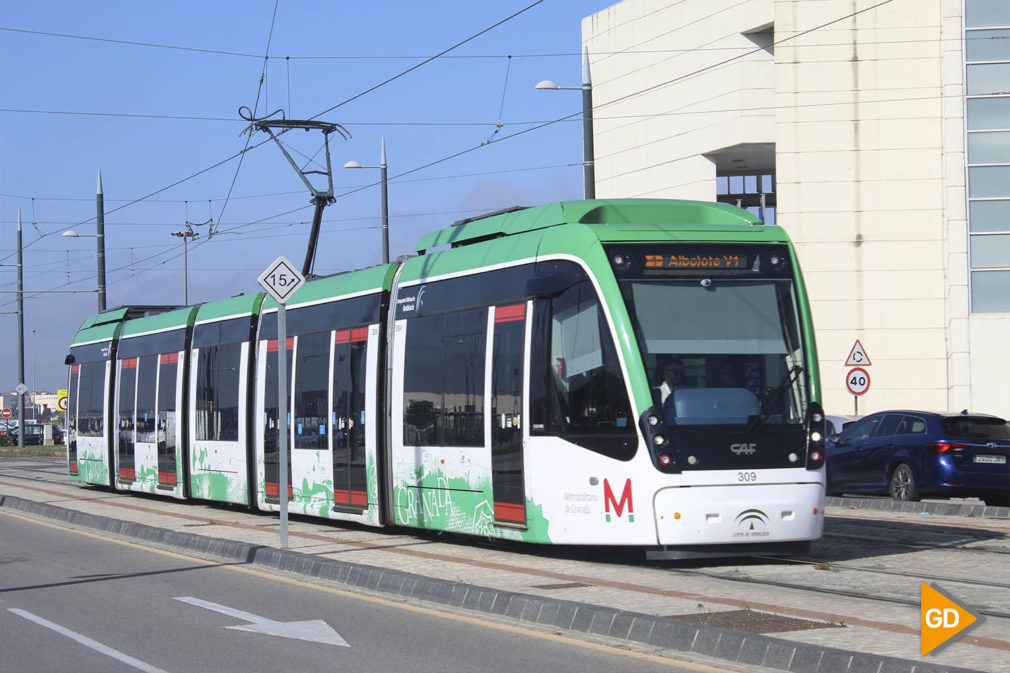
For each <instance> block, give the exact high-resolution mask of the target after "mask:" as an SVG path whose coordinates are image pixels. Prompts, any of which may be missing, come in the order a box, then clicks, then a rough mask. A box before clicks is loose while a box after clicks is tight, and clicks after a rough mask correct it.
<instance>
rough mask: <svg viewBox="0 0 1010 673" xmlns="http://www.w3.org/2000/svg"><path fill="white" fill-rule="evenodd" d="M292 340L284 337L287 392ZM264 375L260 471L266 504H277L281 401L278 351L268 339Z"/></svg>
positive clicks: (274, 340)
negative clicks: (285, 344) (264, 477)
mask: <svg viewBox="0 0 1010 673" xmlns="http://www.w3.org/2000/svg"><path fill="white" fill-rule="evenodd" d="M294 344H295V339H294V337H288V338H287V348H285V353H286V355H287V372H288V390H290V389H291V379H292V378H293V376H292V370H291V355H292V349H293V348H294ZM266 349H267V353H266V372H265V374H266V375H265V376H264V381H265V383H264V390H263V468H264V471H265V473H266V475H265V476H266V479H265V493H264V495H265V496H266V501H267V502H268V503H278V502H280V499H281V492H280V441H279V439H280V438H279V437H278V432H279V431H278V428H279V425H280V417H279V415H278V413H279V411H280V400H279V399H278V397H277V384H278V378H279V375H278V372H277V367H278V360H277V352H278V351H279V350H280V348H279V346H278V343H277V339H270V340H269V341H267V344H266ZM291 411H292V410H291V394H290V393H289V394H288V419H289V422H288V429H289V430H290V428H291V423H290V418H291ZM291 492H292V488H291V442H290V441H288V497H291Z"/></svg>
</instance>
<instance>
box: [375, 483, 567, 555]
mask: <svg viewBox="0 0 1010 673" xmlns="http://www.w3.org/2000/svg"><path fill="white" fill-rule="evenodd" d="M490 493H491V483H490V479H487V480H481V481H474V482H471V481H469V480H468V479H467V478H465V477H448V476H446V475H445V474H444V473H443V472H441V471H436V472H434V473H432V474H425V473H424V471H423V470H418V471H417V472H416V473H415V477H414V478H413V479H411V480H410V481H409V482H405V481H401V482H400V483H398V484H397V485H396V488H395V492H394V504H395V508H396V522H397V523H398V524H402V525H406V526H418V527H422V528H436V529H442V530H451V531H455V532H460V533H472V534H475V535H485V536H488V537H499V538H506V539H510V540H526V541H529V542H550V536H549V535H548V533H547V530H548V525H549V522H548V520H547V519H546V518H544V515H543V508H542V507H541V506H540V505H538V504H535V503H534V502H533V501H532V500H530V499H529V498H527V499H526V525H527V528H526V530H519V529H510V528H503V527H501V526H496V525H495V524H494V504H493V502H492V500H491V498H490V496H489V494H490Z"/></svg>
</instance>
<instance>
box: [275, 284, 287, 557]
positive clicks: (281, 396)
mask: <svg viewBox="0 0 1010 673" xmlns="http://www.w3.org/2000/svg"><path fill="white" fill-rule="evenodd" d="M277 346H278V347H277V387H278V388H279V390H278V391H277V399H278V401H277V408H278V415H279V416H280V419H278V420H279V421H280V423H279V424H278V428H277V432H278V433H280V437H279V439H280V441H279V442H278V444H279V445H280V446H279V448H280V452H281V457H280V458H281V459H280V467H279V469H280V478H279V479H278V482H279V483H278V489H277V491H278V493H277V495H278V496H280V499H281V549H287V547H288V396H287V391H288V316H287V308H286V307H285V305H284V304H283V303H279V304H277Z"/></svg>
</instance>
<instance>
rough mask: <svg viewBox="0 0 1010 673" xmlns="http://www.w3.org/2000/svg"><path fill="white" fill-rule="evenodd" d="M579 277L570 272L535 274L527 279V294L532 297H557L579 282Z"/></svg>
mask: <svg viewBox="0 0 1010 673" xmlns="http://www.w3.org/2000/svg"><path fill="white" fill-rule="evenodd" d="M578 282H579V281H578V279H577V278H572V276H571V275H569V274H564V273H549V274H547V275H545V276H533V277H532V278H530V279H529V280H527V281H526V293H525V294H526V296H527V297H532V298H537V297H541V298H545V299H547V298H550V297H556V296H558V295H559V294H561V293H562V292H564V291H565V290H567V289H568V288H570V287H572V286H573V285H575V284H577V283H578Z"/></svg>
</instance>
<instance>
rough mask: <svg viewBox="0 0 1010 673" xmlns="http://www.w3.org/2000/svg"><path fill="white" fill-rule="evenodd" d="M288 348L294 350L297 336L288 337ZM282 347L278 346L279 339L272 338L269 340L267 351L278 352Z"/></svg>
mask: <svg viewBox="0 0 1010 673" xmlns="http://www.w3.org/2000/svg"><path fill="white" fill-rule="evenodd" d="M287 347H288V350H292V349H294V347H295V338H294V337H288V339H287ZM279 350H280V348H278V347H277V339H270V340H268V341H267V353H276V352H277V351H279Z"/></svg>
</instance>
